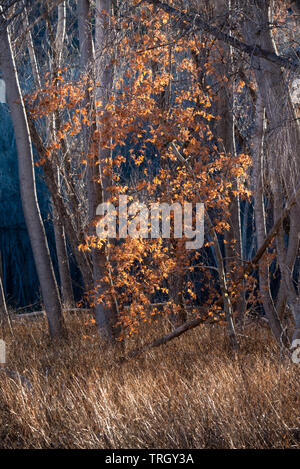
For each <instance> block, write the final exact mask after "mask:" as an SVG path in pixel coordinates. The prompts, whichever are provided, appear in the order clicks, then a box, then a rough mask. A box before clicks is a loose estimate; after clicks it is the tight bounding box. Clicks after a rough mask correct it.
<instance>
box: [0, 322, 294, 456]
mask: <svg viewBox="0 0 300 469" xmlns="http://www.w3.org/2000/svg"><path fill="white" fill-rule="evenodd" d="M66 320H67V326H68V330H69V337H68V340H67V342H66V343H65V344H64V345H61V344H53V345H50V344H49V339H48V336H47V333H46V331H47V326H46V324H45V321H44V319H39V320H35V321H30V322H29V321H26V322H25V321H16V322H14V339H13V338H12V337H11V335H10V334H9V331H8V330H6V331H4V332H3V334H4V335H5V340H6V341H7V344H8V345H7V348H8V359H7V364H6V368H5V369H2V371H0V448H110V449H111V448H113V449H120V448H144V449H152V448H155V449H161V448H168V449H176V448H180V449H191V448H300V365H297V364H293V363H291V362H290V361H289V360H288V359H286V358H283V357H281V356H280V351H279V349H278V348H277V346H276V344H275V343H274V342H273V339H272V337H271V336H270V334H269V332H268V330H267V329H263V328H260V327H251V328H248V329H246V330H245V331H244V332H243V335H241V336H240V343H241V349H240V352H239V353H238V354H235V353H234V352H233V351H231V350H230V348H229V347H228V343H227V339H226V331H225V329H224V328H223V326H218V325H214V326H212V325H202V326H199V327H198V328H196V329H194V330H193V331H190V332H187V333H186V334H184V335H182V336H181V337H180V338H178V339H175V340H174V341H172V342H170V343H169V344H167V345H164V346H162V347H160V348H157V349H152V350H151V351H148V352H146V353H144V354H142V355H141V356H139V357H137V358H135V359H130V360H128V361H120V360H119V355H120V351H113V350H112V348H110V347H108V346H105V347H104V346H103V345H102V346H101V344H100V341H99V339H98V338H97V331H96V327H95V326H94V325H93V324H90V323H89V325H88V326H87V325H84V322H87V321H88V318H87V316H86V317H85V318H84V319H83V318H82V315H81V316H79V315H78V314H77V315H72V316H68V317H67V318H66ZM164 332H166V325H162V324H159V323H157V324H156V325H154V326H153V327H152V329H151V336H150V331H148V332H145V333H144V337H145V340H147V339H151V338H152V339H153V337H154V336H160V335H162V334H163V333H164ZM147 335H148V336H147ZM138 344H139V341H138V337H136V338H134V339H130V340H128V341H127V342H126V344H125V355H126V353H127V351H128V350H130V349H132V348H134V347H135V346H136V345H138ZM122 353H124V351H123V352H122Z"/></svg>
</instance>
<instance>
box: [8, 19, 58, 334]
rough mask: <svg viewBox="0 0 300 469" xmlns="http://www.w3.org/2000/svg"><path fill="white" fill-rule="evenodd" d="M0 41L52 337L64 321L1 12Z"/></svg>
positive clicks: (25, 204)
mask: <svg viewBox="0 0 300 469" xmlns="http://www.w3.org/2000/svg"><path fill="white" fill-rule="evenodd" d="M0 42H1V44H0V65H1V69H2V73H3V77H4V80H5V83H6V92H7V103H8V106H9V108H10V112H11V117H12V121H13V126H14V130H15V137H16V145H17V151H18V163H19V181H20V191H21V198H22V205H23V210H24V216H25V221H26V226H27V229H28V233H29V237H30V242H31V246H32V251H33V255H34V260H35V265H36V269H37V272H38V277H39V281H40V285H41V290H42V297H43V301H44V305H45V310H46V313H47V318H48V324H49V331H50V334H51V336H52V337H53V338H57V337H60V336H62V335H63V331H64V321H63V316H62V312H61V304H60V299H59V293H58V288H57V284H56V280H55V276H54V272H53V267H52V262H51V258H50V253H49V248H48V243H47V238H46V234H45V229H44V226H43V222H42V218H41V214H40V210H39V206H38V201H37V195H36V187H35V175H34V166H33V153H32V146H31V138H30V132H29V127H28V122H27V116H26V111H25V107H24V102H23V97H22V93H21V90H20V85H19V79H18V75H17V70H16V65H15V61H14V56H13V51H12V46H11V41H10V35H9V30H8V25H7V23H6V18H5V17H4V15H3V14H2V15H1V20H0Z"/></svg>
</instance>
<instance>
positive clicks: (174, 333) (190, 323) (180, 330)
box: [127, 318, 219, 358]
mask: <svg viewBox="0 0 300 469" xmlns="http://www.w3.org/2000/svg"><path fill="white" fill-rule="evenodd" d="M217 322H219V321H207V318H195V319H192V320H191V321H187V322H185V323H184V324H182V325H181V326H179V327H177V328H176V329H175V330H174V331H172V332H170V333H169V334H167V335H164V336H163V337H160V338H159V339H156V340H154V341H153V342H150V344H146V345H143V346H142V347H139V348H137V349H134V350H132V351H131V352H129V354H128V355H127V357H128V358H134V357H136V356H137V355H140V354H141V353H143V352H145V351H146V350H149V349H151V348H154V347H159V346H160V345H164V344H166V343H167V342H170V340H173V339H175V338H176V337H179V336H181V334H183V333H184V332H186V331H189V330H191V329H194V328H195V327H197V326H199V325H200V324H204V323H206V324H216V323H217Z"/></svg>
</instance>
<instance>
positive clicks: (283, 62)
mask: <svg viewBox="0 0 300 469" xmlns="http://www.w3.org/2000/svg"><path fill="white" fill-rule="evenodd" d="M142 1H143V2H144V3H149V4H150V5H154V6H156V7H159V8H160V9H161V10H163V11H165V12H166V13H168V14H169V15H171V16H176V17H177V19H178V23H179V24H180V25H181V26H183V27H184V28H187V27H192V28H193V30H195V29H201V30H203V31H205V32H206V33H208V34H211V35H212V36H214V37H215V38H216V39H219V40H220V41H223V42H225V43H226V44H229V45H230V46H232V47H234V48H235V49H238V50H240V51H241V52H245V53H246V54H248V55H250V56H251V57H252V56H254V57H259V58H261V59H265V60H268V61H269V62H272V63H274V64H276V65H278V66H279V67H284V68H286V69H288V70H293V71H299V69H300V62H299V61H298V60H294V59H292V58H290V57H282V56H280V55H277V54H275V53H274V52H270V51H268V50H266V49H263V48H262V47H260V46H256V45H249V44H246V43H245V42H243V41H240V40H239V39H236V38H235V37H233V36H231V35H230V34H227V33H224V32H223V31H221V30H220V29H218V28H217V27H215V26H212V25H210V24H209V23H207V22H206V21H204V20H202V19H201V18H200V16H199V15H198V14H197V13H195V14H194V15H193V16H192V15H190V14H187V13H184V12H182V11H181V10H178V9H177V8H174V7H172V6H170V5H168V4H167V3H164V2H161V1H159V0H142Z"/></svg>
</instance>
